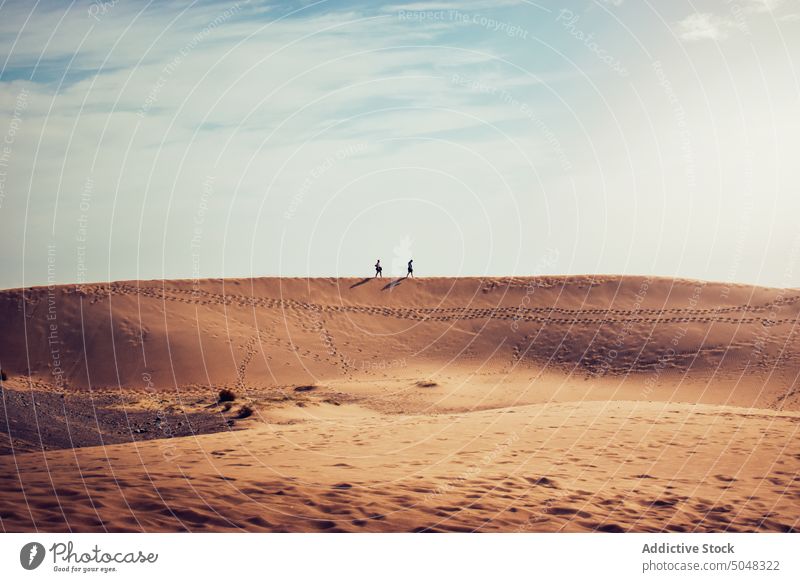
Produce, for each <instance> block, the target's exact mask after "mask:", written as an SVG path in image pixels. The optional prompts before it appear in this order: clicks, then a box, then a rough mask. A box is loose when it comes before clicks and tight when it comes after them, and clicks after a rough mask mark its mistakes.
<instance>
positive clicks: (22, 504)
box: [0, 276, 800, 531]
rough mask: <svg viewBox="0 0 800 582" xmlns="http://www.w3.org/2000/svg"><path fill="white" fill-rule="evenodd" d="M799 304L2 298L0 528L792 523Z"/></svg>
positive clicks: (73, 294)
mask: <svg viewBox="0 0 800 582" xmlns="http://www.w3.org/2000/svg"><path fill="white" fill-rule="evenodd" d="M798 314H800V290H789V289H768V288H760V287H751V286H732V285H728V286H726V285H722V284H713V283H703V282H698V281H686V280H672V279H647V278H642V277H616V276H606V277H601V276H596V277H538V278H530V279H469V278H464V279H444V278H441V279H435V278H434V279H415V280H392V279H383V280H381V279H363V280H361V279H311V280H306V279H252V280H207V281H199V282H195V281H151V282H146V281H141V282H120V283H112V284H103V285H89V286H83V287H81V288H76V287H75V286H64V287H54V288H32V289H25V290H10V291H4V292H0V321H2V322H3V330H4V333H3V334H2V337H0V365H2V368H3V370H4V371H5V372H6V373H7V375H8V379H7V380H6V381H5V382H4V383H3V399H2V408H3V410H2V411H0V438H2V440H0V452H2V453H5V455H4V456H0V469H2V471H0V484H2V487H0V520H2V527H3V529H4V530H5V531H32V530H37V529H38V530H42V531H64V530H73V531H95V530H99V531H102V530H111V531H142V530H145V531H173V530H175V531H181V530H192V531H196V530H238V529H244V530H259V531H260V530H267V531H723V530H732V531H793V530H795V529H797V528H798V527H800V525H799V524H800V474H798V468H800V450H798V448H797V446H796V437H797V434H798V432H797V430H798V426H799V425H798V422H799V421H800V410H799V409H800V387H798V378H797V376H798V371H800V366H799V365H798V364H800V344H798V341H797V325H796V324H797V321H798V320H797V318H798ZM222 389H228V390H230V391H232V392H233V393H234V394H235V398H234V399H233V400H232V401H227V402H219V401H218V400H219V392H220V390H222Z"/></svg>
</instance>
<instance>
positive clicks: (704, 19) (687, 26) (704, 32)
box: [678, 12, 735, 41]
mask: <svg viewBox="0 0 800 582" xmlns="http://www.w3.org/2000/svg"><path fill="white" fill-rule="evenodd" d="M734 27H735V24H734V23H733V22H731V21H730V20H728V19H725V18H720V17H719V16H715V15H714V14H711V13H709V12H695V13H694V14H690V15H689V16H687V17H686V18H684V19H683V20H681V21H680V22H679V23H678V29H679V34H680V37H681V39H683V40H685V41H695V40H716V41H719V40H724V39H726V38H728V35H729V31H730V30H731V28H734Z"/></svg>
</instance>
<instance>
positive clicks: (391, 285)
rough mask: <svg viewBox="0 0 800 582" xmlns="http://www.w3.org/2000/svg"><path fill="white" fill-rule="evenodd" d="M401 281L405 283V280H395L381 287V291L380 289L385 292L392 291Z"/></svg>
mask: <svg viewBox="0 0 800 582" xmlns="http://www.w3.org/2000/svg"><path fill="white" fill-rule="evenodd" d="M403 281H405V278H401V279H395V280H394V281H390V282H389V283H387V284H386V285H384V286H383V289H381V291H386V290H387V289H394V288H395V287H397V286H398V285H399V284H400V283H402V282H403Z"/></svg>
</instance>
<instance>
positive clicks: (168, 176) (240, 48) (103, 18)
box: [0, 0, 800, 288]
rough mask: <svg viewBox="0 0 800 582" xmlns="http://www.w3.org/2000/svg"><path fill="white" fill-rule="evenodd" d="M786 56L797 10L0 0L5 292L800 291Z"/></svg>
mask: <svg viewBox="0 0 800 582" xmlns="http://www.w3.org/2000/svg"><path fill="white" fill-rule="evenodd" d="M0 2H2V0H0ZM799 60H800V0H731V1H728V0H695V1H691V2H690V1H683V0H674V1H670V2H657V1H655V0H649V1H647V0H644V1H636V2H634V1H633V0H590V1H585V0H575V1H566V2H545V1H540V2H529V1H526V0H519V1H516V0H494V1H490V0H452V1H444V0H442V1H431V2H424V1H423V2H410V3H402V2H392V3H381V2H375V1H362V2H340V1H334V0H327V1H325V0H320V1H316V2H261V1H257V0H251V1H249V2H248V1H244V0H240V1H238V2H199V1H198V2H193V3H191V4H189V3H177V2H175V3H172V2H163V1H151V2H138V1H133V0H107V1H106V2H98V1H94V2H85V1H84V2H78V1H75V2H72V3H69V2H61V1H59V2H56V1H39V2H34V1H28V0H26V1H24V2H23V1H8V0H7V1H5V2H2V3H0V221H1V222H0V223H1V224H2V228H0V245H2V249H3V250H2V263H1V264H0V288H11V287H21V286H29V285H45V284H53V283H79V284H80V283H88V282H95V281H111V280H131V279H173V278H196V277H251V276H253V277H260V276H286V277H306V276H315V277H316V276H324V277H334V276H336V277H344V276H354V277H356V276H369V275H371V274H372V273H373V267H372V266H373V265H374V263H375V260H376V259H378V258H380V259H381V262H382V264H383V266H384V275H393V274H400V273H405V266H406V262H407V261H408V260H409V259H410V258H413V259H414V266H415V274H416V275H417V276H484V275H490V276H497V275H508V276H525V275H539V274H577V273H581V274H583V273H599V274H608V273H615V274H638V275H656V276H666V277H683V278H699V279H706V280H715V281H730V282H742V283H748V284H762V285H769V286H776V287H797V286H800V228H797V226H796V225H797V223H798V221H799V220H800V164H798V162H797V156H798V152H800V75H798V72H799V71H798V68H800V62H798V61H799Z"/></svg>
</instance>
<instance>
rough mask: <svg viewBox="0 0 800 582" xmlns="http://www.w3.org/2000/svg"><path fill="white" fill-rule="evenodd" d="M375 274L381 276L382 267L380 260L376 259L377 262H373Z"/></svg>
mask: <svg viewBox="0 0 800 582" xmlns="http://www.w3.org/2000/svg"><path fill="white" fill-rule="evenodd" d="M375 276H376V277H381V278H382V277H383V267H381V260H380V259H378V262H377V263H375Z"/></svg>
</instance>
